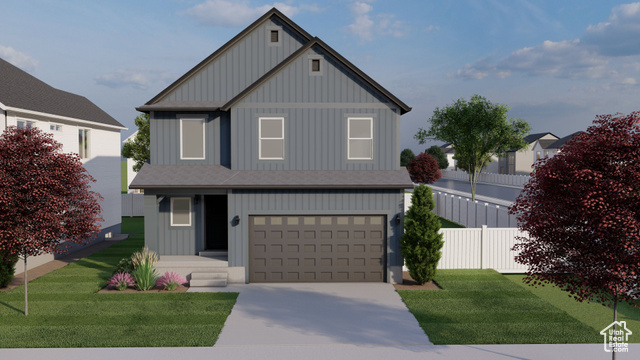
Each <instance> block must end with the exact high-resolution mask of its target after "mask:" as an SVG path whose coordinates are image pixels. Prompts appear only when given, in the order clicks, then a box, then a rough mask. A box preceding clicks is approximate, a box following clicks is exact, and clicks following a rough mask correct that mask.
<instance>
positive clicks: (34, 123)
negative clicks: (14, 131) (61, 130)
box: [16, 118, 37, 128]
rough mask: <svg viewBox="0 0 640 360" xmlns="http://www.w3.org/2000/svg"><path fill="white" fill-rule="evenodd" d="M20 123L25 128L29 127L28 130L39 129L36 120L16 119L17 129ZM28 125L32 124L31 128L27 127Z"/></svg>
mask: <svg viewBox="0 0 640 360" xmlns="http://www.w3.org/2000/svg"><path fill="white" fill-rule="evenodd" d="M19 122H23V123H24V125H25V127H27V128H35V127H37V126H36V122H35V121H34V120H28V119H22V118H18V119H16V127H18V123H19ZM28 124H31V126H27V125H28Z"/></svg>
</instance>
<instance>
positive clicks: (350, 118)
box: [347, 117, 373, 160]
mask: <svg viewBox="0 0 640 360" xmlns="http://www.w3.org/2000/svg"><path fill="white" fill-rule="evenodd" d="M351 120H369V126H370V130H371V137H368V138H352V137H351ZM351 140H371V157H368V158H357V157H351ZM347 159H348V160H373V118H372V117H349V118H347Z"/></svg>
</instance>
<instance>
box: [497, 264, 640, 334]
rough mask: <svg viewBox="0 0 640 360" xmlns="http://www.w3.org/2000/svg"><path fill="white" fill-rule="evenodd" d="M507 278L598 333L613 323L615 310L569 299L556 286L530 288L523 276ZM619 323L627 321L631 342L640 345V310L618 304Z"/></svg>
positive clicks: (597, 304) (565, 293) (567, 295)
mask: <svg viewBox="0 0 640 360" xmlns="http://www.w3.org/2000/svg"><path fill="white" fill-rule="evenodd" d="M505 277H506V278H507V279H509V280H511V281H513V282H515V283H516V284H518V285H520V286H522V287H524V288H525V289H527V290H529V291H531V292H532V293H534V294H535V295H537V296H538V297H540V298H542V299H544V300H546V301H548V302H549V303H550V304H552V305H553V306H555V307H557V308H559V309H561V310H564V311H565V312H566V313H567V314H569V315H571V316H573V317H574V318H576V319H578V320H580V321H582V322H583V323H585V324H587V325H589V326H591V327H592V328H593V329H594V330H597V332H598V333H599V332H600V330H602V329H604V328H605V327H607V326H609V324H611V322H612V321H613V308H610V307H607V306H604V305H601V304H599V303H594V302H592V303H587V302H577V301H576V300H574V299H573V298H571V297H569V293H568V292H566V291H562V290H560V289H559V288H557V287H555V286H549V285H546V286H544V287H540V286H539V287H533V286H529V285H527V284H524V283H523V282H522V279H523V278H524V275H522V274H514V275H505ZM618 321H626V322H627V328H628V329H629V330H631V331H633V334H631V336H629V342H632V343H640V309H638V308H635V307H633V306H631V305H629V304H627V303H622V304H618Z"/></svg>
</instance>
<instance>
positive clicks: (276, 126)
mask: <svg viewBox="0 0 640 360" xmlns="http://www.w3.org/2000/svg"><path fill="white" fill-rule="evenodd" d="M258 121H259V135H258V136H259V138H260V139H259V144H258V148H259V149H258V151H259V158H260V159H261V160H283V159H284V118H259V119H258Z"/></svg>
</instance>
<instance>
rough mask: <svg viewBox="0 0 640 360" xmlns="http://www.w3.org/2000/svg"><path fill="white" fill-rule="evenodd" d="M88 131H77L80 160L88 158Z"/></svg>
mask: <svg viewBox="0 0 640 360" xmlns="http://www.w3.org/2000/svg"><path fill="white" fill-rule="evenodd" d="M89 149H90V148H89V129H78V155H80V158H81V159H87V158H89Z"/></svg>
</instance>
